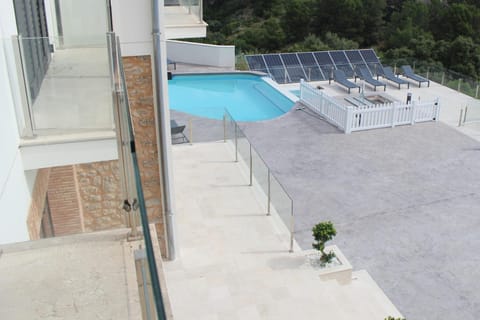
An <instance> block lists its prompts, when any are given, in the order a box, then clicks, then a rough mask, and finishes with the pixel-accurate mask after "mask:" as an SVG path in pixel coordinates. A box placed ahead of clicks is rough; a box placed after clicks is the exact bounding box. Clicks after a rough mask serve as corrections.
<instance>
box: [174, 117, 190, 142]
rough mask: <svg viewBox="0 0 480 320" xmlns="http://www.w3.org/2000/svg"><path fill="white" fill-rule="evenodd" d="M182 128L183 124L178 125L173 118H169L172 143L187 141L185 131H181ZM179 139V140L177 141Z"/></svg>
mask: <svg viewBox="0 0 480 320" xmlns="http://www.w3.org/2000/svg"><path fill="white" fill-rule="evenodd" d="M184 130H185V126H184V125H181V126H179V125H178V124H177V122H176V121H175V120H170V134H171V136H172V143H183V142H188V138H187V136H186V135H185V133H183V131H184ZM179 140H180V142H177V141H179Z"/></svg>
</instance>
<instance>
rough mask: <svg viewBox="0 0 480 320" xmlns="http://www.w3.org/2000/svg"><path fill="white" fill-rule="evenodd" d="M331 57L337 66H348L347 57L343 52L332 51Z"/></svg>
mask: <svg viewBox="0 0 480 320" xmlns="http://www.w3.org/2000/svg"><path fill="white" fill-rule="evenodd" d="M330 56H331V57H332V59H333V62H335V64H348V63H349V62H348V59H347V56H346V55H345V53H344V52H343V51H330Z"/></svg>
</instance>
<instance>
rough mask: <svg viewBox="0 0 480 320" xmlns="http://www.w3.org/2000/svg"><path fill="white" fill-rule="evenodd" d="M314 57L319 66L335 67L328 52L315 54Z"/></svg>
mask: <svg viewBox="0 0 480 320" xmlns="http://www.w3.org/2000/svg"><path fill="white" fill-rule="evenodd" d="M313 55H314V56H315V58H316V59H317V61H318V65H320V66H328V65H332V66H333V61H332V58H330V55H329V54H328V51H320V52H314V53H313Z"/></svg>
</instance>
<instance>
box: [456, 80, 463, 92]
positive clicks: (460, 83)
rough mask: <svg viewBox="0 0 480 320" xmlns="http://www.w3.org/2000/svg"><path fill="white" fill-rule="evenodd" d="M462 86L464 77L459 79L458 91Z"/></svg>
mask: <svg viewBox="0 0 480 320" xmlns="http://www.w3.org/2000/svg"><path fill="white" fill-rule="evenodd" d="M461 87H462V78H460V79H458V88H457V91H459V92H460V88H461Z"/></svg>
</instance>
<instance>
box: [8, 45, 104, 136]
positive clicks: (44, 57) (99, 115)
mask: <svg viewBox="0 0 480 320" xmlns="http://www.w3.org/2000/svg"><path fill="white" fill-rule="evenodd" d="M13 41H14V43H13V45H14V47H16V48H17V53H18V54H17V55H16V56H17V59H16V60H17V61H16V63H17V65H18V66H19V68H17V70H20V71H19V79H20V86H21V87H22V88H23V89H24V95H25V99H24V103H25V104H27V108H24V109H25V110H28V112H27V117H29V118H30V119H27V121H25V122H26V123H28V122H31V125H32V131H33V133H34V134H37V135H44V134H58V133H64V132H72V131H85V130H90V131H91V130H111V129H112V128H113V113H112V96H111V83H110V73H109V67H108V52H107V45H106V38H104V41H103V43H102V44H94V45H90V46H83V47H75V48H64V49H57V50H52V48H53V47H54V46H53V45H51V44H50V43H49V39H48V38H22V37H17V38H15V39H14V40H13Z"/></svg>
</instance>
